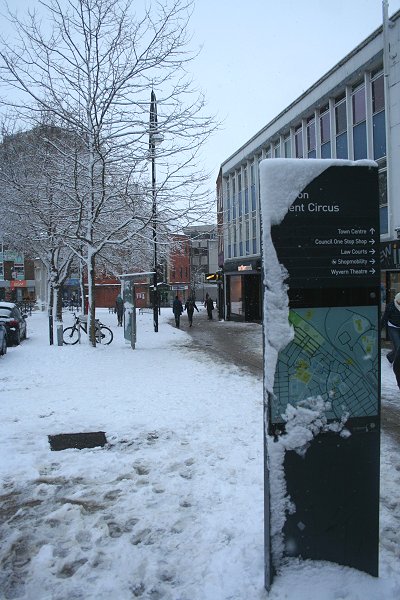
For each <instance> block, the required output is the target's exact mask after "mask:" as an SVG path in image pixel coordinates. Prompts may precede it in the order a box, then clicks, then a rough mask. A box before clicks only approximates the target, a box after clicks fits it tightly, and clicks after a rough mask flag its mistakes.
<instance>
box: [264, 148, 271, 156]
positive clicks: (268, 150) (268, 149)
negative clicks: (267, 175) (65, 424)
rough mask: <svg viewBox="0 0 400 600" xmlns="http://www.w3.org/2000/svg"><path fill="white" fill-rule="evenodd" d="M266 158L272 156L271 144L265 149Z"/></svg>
mask: <svg viewBox="0 0 400 600" xmlns="http://www.w3.org/2000/svg"><path fill="white" fill-rule="evenodd" d="M265 158H271V146H268V148H266V149H265Z"/></svg>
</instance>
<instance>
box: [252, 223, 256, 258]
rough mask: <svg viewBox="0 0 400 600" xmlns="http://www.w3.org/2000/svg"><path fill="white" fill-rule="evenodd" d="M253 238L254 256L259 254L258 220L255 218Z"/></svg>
mask: <svg viewBox="0 0 400 600" xmlns="http://www.w3.org/2000/svg"><path fill="white" fill-rule="evenodd" d="M251 228H252V238H253V254H257V219H256V218H255V217H253V219H252V224H251Z"/></svg>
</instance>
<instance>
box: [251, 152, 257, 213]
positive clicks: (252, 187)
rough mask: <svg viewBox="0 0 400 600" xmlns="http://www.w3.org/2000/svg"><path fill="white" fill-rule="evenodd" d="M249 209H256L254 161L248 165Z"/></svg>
mask: <svg viewBox="0 0 400 600" xmlns="http://www.w3.org/2000/svg"><path fill="white" fill-rule="evenodd" d="M250 184H251V192H250V194H251V210H252V211H253V210H256V183H255V179H254V163H251V165H250Z"/></svg>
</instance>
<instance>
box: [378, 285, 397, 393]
mask: <svg viewBox="0 0 400 600" xmlns="http://www.w3.org/2000/svg"><path fill="white" fill-rule="evenodd" d="M384 326H387V331H388V335H389V338H390V341H391V343H392V349H391V351H390V352H388V354H387V356H386V358H387V359H388V361H389V362H390V363H392V365H393V372H394V374H395V376H396V381H397V385H398V386H399V388H400V293H398V294H396V296H395V297H394V300H392V301H391V302H388V303H387V305H386V308H385V312H384V313H383V316H382V319H381V329H382V327H384Z"/></svg>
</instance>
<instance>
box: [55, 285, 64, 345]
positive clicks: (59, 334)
mask: <svg viewBox="0 0 400 600" xmlns="http://www.w3.org/2000/svg"><path fill="white" fill-rule="evenodd" d="M53 314H54V329H55V330H56V339H57V346H62V345H63V322H62V294H61V287H60V286H59V285H55V286H54V301H53Z"/></svg>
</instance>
